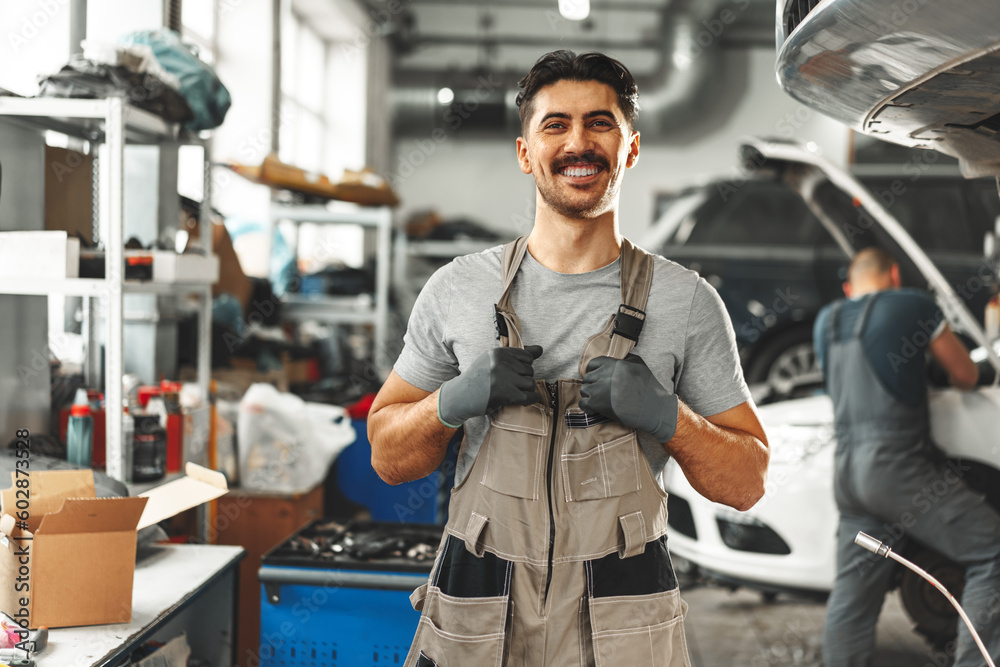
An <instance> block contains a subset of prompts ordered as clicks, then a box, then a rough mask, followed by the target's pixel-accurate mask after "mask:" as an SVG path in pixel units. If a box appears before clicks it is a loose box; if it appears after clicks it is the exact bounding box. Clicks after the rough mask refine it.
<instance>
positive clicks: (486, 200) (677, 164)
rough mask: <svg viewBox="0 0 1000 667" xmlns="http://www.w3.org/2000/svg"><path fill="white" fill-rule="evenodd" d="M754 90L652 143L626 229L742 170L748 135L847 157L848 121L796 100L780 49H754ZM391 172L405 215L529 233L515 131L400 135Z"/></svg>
mask: <svg viewBox="0 0 1000 667" xmlns="http://www.w3.org/2000/svg"><path fill="white" fill-rule="evenodd" d="M746 55H747V58H748V60H749V63H748V65H749V67H748V70H749V73H748V77H749V79H748V81H747V84H746V94H745V95H744V96H743V97H742V99H740V100H739V102H738V105H737V107H736V109H735V110H734V112H733V113H732V114H731V115H730V116H728V118H727V120H725V121H724V122H723V123H722V124H721V125H720V126H719V127H718V128H717V129H716V130H715V131H714V132H711V133H710V134H708V135H707V136H703V137H701V138H699V139H697V140H695V141H693V142H692V141H686V142H685V144H684V145H669V144H666V143H653V142H646V143H645V144H642V145H641V148H640V153H639V162H638V164H637V165H636V166H635V168H633V169H632V170H631V171H630V172H628V173H627V174H626V176H625V181H624V184H623V186H622V197H621V208H620V213H621V229H622V232H623V233H624V234H626V235H627V236H632V237H636V236H638V235H639V234H640V233H641V231H642V230H643V229H645V228H646V227H647V226H648V225H649V224H650V223H651V222H652V216H653V203H654V200H655V195H656V193H657V192H660V191H665V190H670V189H673V188H675V187H679V186H681V185H684V184H686V183H690V182H692V181H693V180H700V179H704V178H706V177H709V176H713V175H720V174H732V175H735V174H737V173H739V172H738V171H737V168H736V155H737V147H738V145H739V143H740V140H741V139H742V138H744V137H747V136H751V135H764V136H781V137H784V138H798V139H801V140H802V141H814V142H815V143H816V144H817V145H818V146H819V148H820V150H822V151H823V152H824V153H825V154H826V155H827V156H828V157H830V158H831V159H833V160H834V161H835V162H838V163H840V164H843V163H845V162H846V159H847V150H848V131H847V129H846V128H844V127H843V126H841V125H840V124H838V123H835V122H834V121H832V120H829V119H827V118H825V117H823V116H821V115H820V114H818V113H816V112H814V111H811V110H809V109H807V108H806V107H804V106H802V105H801V104H799V103H798V102H795V101H794V100H792V98H791V97H789V96H788V95H786V94H785V93H784V92H783V91H782V90H781V89H780V88H779V87H778V84H777V82H776V80H775V76H774V51H773V49H754V50H749V51H747V52H746ZM640 114H641V112H640ZM391 173H393V174H394V175H395V178H396V183H397V185H396V189H397V192H398V193H399V195H400V198H401V199H402V205H401V207H400V215H399V219H400V220H405V219H406V218H407V217H408V216H409V214H410V213H411V212H413V211H417V210H421V209H428V208H434V209H437V210H438V211H439V212H440V213H441V214H442V215H443V216H444V217H445V218H450V217H459V216H466V217H470V218H473V219H476V220H478V221H481V222H482V223H484V224H485V225H487V226H488V227H491V228H494V229H512V230H514V232H515V233H524V232H527V231H528V230H529V229H530V227H529V226H528V224H527V222H526V220H530V219H531V217H532V216H533V213H534V192H535V189H534V182H533V180H532V179H531V177H530V176H525V175H524V174H522V173H521V171H520V169H518V166H517V161H516V158H515V149H514V138H513V137H511V138H510V139H509V140H492V141H489V140H464V139H458V138H453V137H448V136H445V135H444V134H443V133H438V134H436V135H433V134H432V135H429V136H427V137H423V138H419V139H407V140H404V141H401V142H397V144H396V146H395V156H394V159H393V167H392V170H391Z"/></svg>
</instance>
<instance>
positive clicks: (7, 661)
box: [0, 648, 35, 667]
mask: <svg viewBox="0 0 1000 667" xmlns="http://www.w3.org/2000/svg"><path fill="white" fill-rule="evenodd" d="M0 667H35V661H34V660H32V659H31V658H27V657H25V653H24V651H22V650H20V649H14V648H4V649H0Z"/></svg>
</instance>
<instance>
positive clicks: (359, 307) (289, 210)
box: [271, 204, 392, 377]
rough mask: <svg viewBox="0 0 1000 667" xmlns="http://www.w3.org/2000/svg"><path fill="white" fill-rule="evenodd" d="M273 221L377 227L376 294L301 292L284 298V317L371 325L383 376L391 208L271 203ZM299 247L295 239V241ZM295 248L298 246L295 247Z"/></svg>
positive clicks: (377, 364)
mask: <svg viewBox="0 0 1000 667" xmlns="http://www.w3.org/2000/svg"><path fill="white" fill-rule="evenodd" d="M271 220H272V223H277V222H278V221H280V220H289V221H291V222H294V223H296V224H299V223H303V222H312V223H315V224H326V225H360V226H362V227H368V228H373V229H375V230H376V235H377V242H376V253H375V295H374V300H372V299H370V298H367V297H365V296H360V297H336V296H316V297H310V296H305V295H300V294H292V295H288V296H287V297H286V298H285V304H284V317H285V318H286V319H288V320H292V321H305V320H316V321H319V322H323V323H326V324H371V325H372V326H373V328H374V330H375V340H374V357H375V359H374V361H375V367H376V368H377V369H378V371H379V373H380V374H381V375H382V376H383V377H386V376H387V375H388V372H389V360H388V358H387V354H386V343H387V336H388V327H389V280H390V275H391V262H392V259H391V258H392V243H391V242H392V209H390V208H389V207H387V206H382V207H362V206H357V207H355V208H353V209H350V210H331V209H328V208H326V207H325V206H315V205H313V206H290V205H284V204H274V205H272V206H271ZM295 245H296V246H298V238H296V240H295ZM296 250H297V248H296Z"/></svg>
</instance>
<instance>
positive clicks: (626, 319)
mask: <svg viewBox="0 0 1000 667" xmlns="http://www.w3.org/2000/svg"><path fill="white" fill-rule="evenodd" d="M645 319H646V313H645V312H644V311H642V310H639V309H638V308H632V307H631V306H627V305H625V304H624V303H623V304H622V305H620V306H618V312H617V313H615V326H614V329H612V331H611V335H613V336H621V337H623V338H628V339H629V340H630V341H632V342H633V343H638V342H639V334H640V333H642V325H643V322H644V321H645Z"/></svg>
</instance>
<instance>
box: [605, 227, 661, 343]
mask: <svg viewBox="0 0 1000 667" xmlns="http://www.w3.org/2000/svg"><path fill="white" fill-rule="evenodd" d="M652 284H653V256H652V255H650V254H649V253H648V252H646V251H645V250H643V249H642V248H639V247H637V246H635V245H633V244H632V242H631V241H629V240H628V239H622V253H621V294H622V302H621V305H619V306H618V311H617V312H616V313H615V321H614V327H613V329H612V330H611V348H610V350H609V351H608V356H610V357H615V358H616V359H622V358H624V357H625V356H626V355H627V354H628V353H629V352H631V351H632V348H633V347H635V344H636V343H637V342H639V334H640V333H642V325H643V324H644V323H645V320H646V302H647V301H648V299H649V288H650V286H652Z"/></svg>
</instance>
